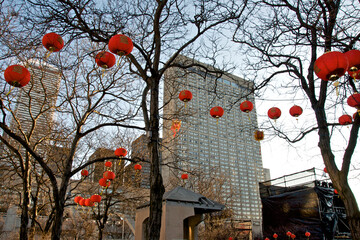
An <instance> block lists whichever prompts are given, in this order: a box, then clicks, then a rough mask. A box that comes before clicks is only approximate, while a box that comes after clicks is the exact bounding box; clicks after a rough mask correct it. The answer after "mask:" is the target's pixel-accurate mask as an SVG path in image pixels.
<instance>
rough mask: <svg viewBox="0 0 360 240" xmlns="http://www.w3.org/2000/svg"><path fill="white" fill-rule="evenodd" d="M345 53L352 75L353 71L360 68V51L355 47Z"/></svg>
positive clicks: (349, 71)
mask: <svg viewBox="0 0 360 240" xmlns="http://www.w3.org/2000/svg"><path fill="white" fill-rule="evenodd" d="M344 54H345V56H346V58H347V59H348V61H349V67H348V73H349V74H350V76H351V73H354V72H357V71H358V70H360V51H359V50H355V49H353V50H350V51H347V52H346V53H344Z"/></svg>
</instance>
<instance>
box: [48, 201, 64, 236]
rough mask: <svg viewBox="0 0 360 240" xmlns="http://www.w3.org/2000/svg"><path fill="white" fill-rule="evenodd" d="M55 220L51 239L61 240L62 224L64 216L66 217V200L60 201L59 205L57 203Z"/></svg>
mask: <svg viewBox="0 0 360 240" xmlns="http://www.w3.org/2000/svg"><path fill="white" fill-rule="evenodd" d="M55 205H57V206H56V210H55V219H54V225H53V227H52V231H51V239H52V240H60V236H61V230H62V224H63V215H64V200H62V201H59V203H58V204H56V203H55Z"/></svg>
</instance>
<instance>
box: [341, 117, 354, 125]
mask: <svg viewBox="0 0 360 240" xmlns="http://www.w3.org/2000/svg"><path fill="white" fill-rule="evenodd" d="M339 123H340V125H348V124H351V123H352V118H351V116H350V115H342V116H341V117H339Z"/></svg>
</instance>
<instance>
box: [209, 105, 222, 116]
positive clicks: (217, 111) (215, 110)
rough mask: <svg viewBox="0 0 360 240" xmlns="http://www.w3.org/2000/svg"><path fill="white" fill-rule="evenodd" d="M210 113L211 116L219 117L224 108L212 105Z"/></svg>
mask: <svg viewBox="0 0 360 240" xmlns="http://www.w3.org/2000/svg"><path fill="white" fill-rule="evenodd" d="M210 115H211V116H212V117H213V118H220V117H222V115H224V109H223V108H222V107H219V106H216V107H213V108H212V109H211V110H210Z"/></svg>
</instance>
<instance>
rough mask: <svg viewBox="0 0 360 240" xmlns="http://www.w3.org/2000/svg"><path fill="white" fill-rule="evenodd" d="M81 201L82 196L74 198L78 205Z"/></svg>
mask: <svg viewBox="0 0 360 240" xmlns="http://www.w3.org/2000/svg"><path fill="white" fill-rule="evenodd" d="M81 199H83V198H82V197H80V196H76V197H75V198H74V202H75V203H77V204H79V202H80V200H81Z"/></svg>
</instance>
